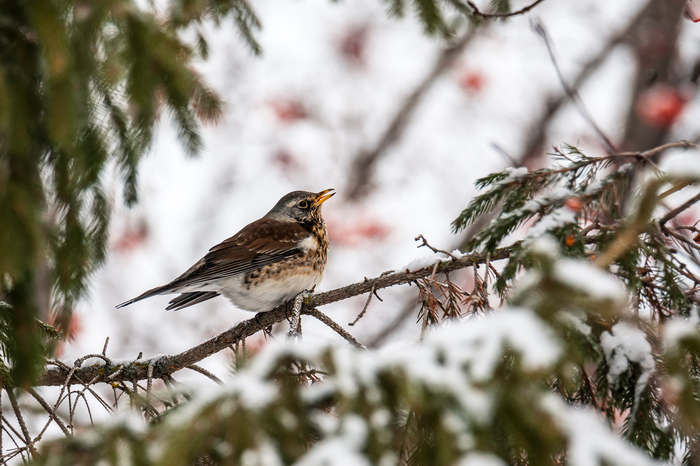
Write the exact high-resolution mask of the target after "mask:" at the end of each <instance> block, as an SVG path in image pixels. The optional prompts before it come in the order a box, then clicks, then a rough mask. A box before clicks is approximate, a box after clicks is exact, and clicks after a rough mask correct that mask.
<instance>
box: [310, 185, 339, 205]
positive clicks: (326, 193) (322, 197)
mask: <svg viewBox="0 0 700 466" xmlns="http://www.w3.org/2000/svg"><path fill="white" fill-rule="evenodd" d="M334 195H335V189H324V190H323V191H321V192H320V193H318V194H317V195H316V200H315V201H314V205H315V206H320V205H321V204H323V203H324V202H326V201H327V200H328V199H330V198H331V197H333V196H334Z"/></svg>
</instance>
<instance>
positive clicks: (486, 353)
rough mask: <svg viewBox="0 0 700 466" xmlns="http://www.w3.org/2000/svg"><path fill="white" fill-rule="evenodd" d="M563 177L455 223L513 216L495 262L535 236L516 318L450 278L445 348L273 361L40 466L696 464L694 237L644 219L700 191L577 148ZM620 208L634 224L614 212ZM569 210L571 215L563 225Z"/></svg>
mask: <svg viewBox="0 0 700 466" xmlns="http://www.w3.org/2000/svg"><path fill="white" fill-rule="evenodd" d="M563 160H564V162H565V163H564V164H562V165H561V166H559V167H556V168H552V169H548V170H539V171H536V172H532V173H529V172H526V171H524V170H519V171H513V170H507V171H505V172H503V173H500V174H496V175H492V176H489V177H487V178H485V179H484V180H480V181H479V183H480V185H481V186H482V187H483V188H486V189H487V191H486V193H485V194H484V195H481V196H478V197H477V198H475V199H474V200H473V201H472V203H470V205H469V206H468V207H467V208H466V209H465V211H464V212H463V214H462V215H461V216H460V217H459V218H458V219H457V220H456V221H455V225H456V227H457V228H463V227H464V225H466V224H467V222H468V221H469V220H474V219H475V218H476V216H475V214H474V213H473V212H476V211H480V212H482V213H483V212H487V211H488V210H489V209H493V208H496V207H497V206H499V205H500V206H501V213H500V216H499V217H497V219H496V220H494V222H493V223H492V224H491V225H489V226H488V227H486V231H490V232H491V234H492V235H494V236H496V237H498V238H500V239H499V240H498V241H491V242H489V241H488V239H489V237H488V236H484V237H483V240H482V241H481V243H480V244H479V243H478V242H475V243H474V244H473V247H474V248H483V249H484V250H486V251H489V248H492V249H490V251H491V252H495V251H496V249H495V248H496V247H497V246H498V243H499V242H501V241H502V240H503V238H505V237H507V235H508V234H509V233H511V232H512V231H513V228H515V227H513V226H512V225H513V221H512V220H511V217H515V218H516V219H518V220H517V221H515V224H522V223H523V222H524V221H525V220H522V219H523V218H524V217H526V218H530V219H531V221H532V222H533V224H532V225H531V226H530V228H529V233H528V235H527V237H526V239H525V240H523V241H520V242H517V243H515V244H514V245H513V246H512V255H511V257H510V259H508V263H507V265H506V266H505V269H506V270H508V269H514V270H513V271H512V272H510V273H511V275H509V276H504V275H503V274H500V275H498V272H495V271H493V269H491V268H490V267H488V266H487V269H486V270H487V271H488V270H491V272H482V274H481V275H482V278H481V279H480V280H481V283H482V284H483V283H484V282H485V281H486V278H485V277H486V274H487V273H488V274H491V273H494V274H496V275H498V280H499V281H500V282H502V283H504V287H503V294H504V297H506V299H507V301H508V304H507V305H506V306H505V307H503V308H502V309H499V310H497V311H491V310H490V309H489V308H488V307H487V306H483V305H482V306H474V303H473V302H472V301H473V300H474V299H484V298H485V299H488V297H487V296H484V294H487V293H488V290H484V289H476V288H475V290H474V291H473V292H472V293H467V292H465V291H462V290H459V288H456V285H455V284H454V283H453V282H451V281H450V279H449V276H444V279H443V281H442V282H438V281H437V279H430V280H428V279H425V280H421V281H420V282H417V285H418V288H419V294H420V298H419V299H420V301H421V302H423V307H422V309H421V313H422V318H423V319H424V322H429V323H430V325H431V326H432V327H433V331H432V332H428V333H427V334H426V338H425V340H424V342H422V343H421V344H420V345H415V346H411V347H407V348H400V349H394V350H385V351H383V352H380V353H378V354H376V355H375V354H371V353H369V352H367V351H365V350H359V349H356V348H353V347H350V346H328V345H318V344H314V343H313V342H292V341H287V342H285V343H275V342H269V343H268V344H267V345H266V346H265V348H264V349H263V351H262V352H261V353H260V354H258V355H257V356H255V357H254V358H252V359H250V360H249V362H248V363H247V365H244V366H243V367H239V368H238V370H237V371H236V373H235V374H233V375H232V377H231V379H230V380H229V381H227V382H226V384H225V386H224V387H221V388H220V389H217V390H215V391H214V392H213V393H209V394H206V395H204V394H202V393H199V392H192V393H189V394H187V398H186V399H187V400H189V401H185V398H183V397H182V395H183V394H177V393H173V392H171V393H170V394H162V395H161V397H162V399H163V400H167V399H168V398H170V399H171V400H174V401H177V402H178V403H179V405H177V406H175V407H173V406H174V405H173V402H172V401H168V402H167V403H165V404H162V406H161V408H160V409H161V412H162V414H160V415H158V416H157V417H156V418H153V417H152V416H151V415H149V418H151V419H152V420H151V422H150V424H148V425H147V426H144V424H143V423H142V422H136V421H135V420H133V419H132V420H131V421H129V422H126V421H123V420H117V421H116V422H115V424H114V425H112V426H106V427H102V428H101V430H100V431H99V432H97V433H94V434H92V435H91V436H88V437H80V436H77V437H72V438H69V439H66V440H62V441H58V442H54V443H51V444H50V445H47V446H46V447H45V449H44V450H43V453H42V454H41V455H40V456H39V457H37V459H36V464H95V463H98V462H100V461H106V464H121V463H120V462H123V461H129V462H131V463H134V464H143V465H156V464H168V465H171V464H172V465H177V464H183V465H184V464H222V465H224V464H246V465H248V464H250V465H257V464H260V465H283V464H299V465H307V466H309V465H332V464H338V465H340V464H343V465H345V464H358V465H359V464H382V465H385V464H386V465H389V464H406V465H454V464H460V465H473V464H474V465H476V464H494V465H496V464H498V465H500V464H504V465H505V464H514V465H517V464H523V465H524V464H527V465H540V464H542V465H546V464H564V463H566V464H572V465H603V464H605V465H618V464H619V465H624V464H635V465H646V464H648V465H651V464H658V463H656V462H655V459H658V460H664V461H675V462H683V464H697V463H698V462H699V461H700V458H699V457H698V456H697V455H698V453H697V452H698V450H697V446H698V444H699V441H700V440H699V437H698V426H699V425H700V404H699V403H698V399H699V397H700V383H699V381H700V379H699V377H700V364H699V361H700V327H699V325H700V316H699V315H698V309H697V307H696V306H693V303H695V302H696V300H697V297H696V294H697V289H696V288H697V285H698V284H699V283H700V277H696V276H695V275H694V273H693V270H696V265H692V264H694V262H693V260H694V257H695V256H694V255H693V254H695V250H696V249H698V248H696V247H692V246H691V245H694V243H693V242H692V241H691V240H688V239H685V237H684V236H682V235H679V234H678V233H676V232H677V231H681V229H682V228H681V227H682V226H681V227H674V228H676V230H673V229H671V228H672V227H670V226H667V225H666V221H667V220H668V219H666V217H661V218H659V219H655V218H653V217H652V216H651V215H648V216H647V215H646V214H644V215H640V214H639V212H653V210H654V206H656V205H658V202H659V200H660V199H663V198H664V197H665V195H666V193H668V192H669V190H674V191H675V190H678V189H679V187H680V186H688V185H690V184H694V183H697V182H698V180H697V179H694V178H681V177H678V176H677V175H672V174H670V173H667V172H662V171H660V170H659V169H658V166H657V165H656V164H655V163H650V162H649V159H648V158H647V157H646V156H645V155H644V154H632V155H626V156H622V159H621V157H620V156H609V157H604V158H598V159H594V158H589V157H586V156H585V155H583V154H581V153H580V152H578V151H577V150H576V149H574V148H568V149H567V151H566V156H565V157H564V159H563ZM621 160H624V161H625V162H628V163H627V164H623V165H621V166H620V165H619V164H618V162H620V161H621ZM685 168H686V167H684V169H685ZM675 172H678V170H675ZM688 172H689V173H690V172H693V170H688ZM698 172H700V171H698ZM631 173H635V176H634V177H633V178H630V177H629V176H628V175H629V174H631ZM504 184H507V186H508V187H509V189H508V190H507V192H504V191H503V185H504ZM559 185H561V186H559ZM669 186H670V188H669ZM562 187H563V188H564V189H560V188H562ZM490 192H493V196H494V197H496V198H497V200H495V201H494V200H493V199H489V198H488V197H489V193H490ZM659 192H660V193H659ZM512 193H519V195H514V194H512ZM621 193H629V194H628V196H629V198H628V199H627V205H629V206H630V207H629V211H628V212H627V213H625V212H626V208H625V207H624V205H623V204H622V203H620V202H619V201H615V202H612V201H613V200H614V199H615V196H618V195H620V194H621ZM574 200H575V201H576V202H574ZM647 203H648V204H647ZM484 205H486V206H489V207H484ZM506 206H507V207H506ZM615 206H617V207H615ZM561 209H569V210H570V211H571V212H570V213H569V214H567V215H561V216H559V217H556V216H553V214H554V213H555V212H557V211H558V210H561ZM640 218H644V219H645V220H644V227H643V228H638V227H637V226H636V223H635V222H636V221H638V220H639V219H640ZM465 219H467V220H465ZM502 219H505V220H504V221H501V220H502ZM592 225H594V226H592ZM683 228H686V229H687V228H694V227H683ZM504 231H505V232H504ZM628 231H634V232H635V235H634V239H633V240H632V241H627V240H626V238H628V235H627V233H626V232H628ZM664 233H668V236H666V235H665V234H664ZM674 234H675V235H678V237H675V236H673V235H674ZM572 238H573V239H572ZM671 241H673V242H674V243H672V242H671ZM621 242H622V243H621ZM426 244H427V243H426ZM620 244H622V246H620ZM675 246H678V247H679V248H678V249H675ZM683 248H685V249H683ZM610 250H614V251H617V252H616V254H614V255H611V254H610V253H609V251H610ZM443 256H444V254H443V255H441V256H440V257H441V258H442V257H443ZM446 260H448V259H446ZM689 261H690V262H691V263H692V264H688V262H689ZM431 267H432V266H431ZM436 270H437V272H438V273H437V274H438V275H440V273H439V270H440V269H439V267H438V268H437V269H436ZM518 270H519V271H522V273H519V274H517V276H516V273H515V271H518ZM431 282H434V284H431ZM476 294H481V295H480V296H476V297H475V295H476ZM430 295H432V298H431V297H430ZM476 311H479V316H477V315H476ZM469 312H471V313H472V317H471V318H467V319H461V321H460V319H459V315H460V314H461V315H464V314H467V313H469ZM482 312H483V314H482ZM446 320H449V321H450V323H449V324H445V323H444V322H445V321H446ZM149 409H151V410H152V409H153V407H152V406H151V407H150V408H149ZM148 412H149V410H148V409H147V408H146V406H144V413H148ZM146 451H147V453H145V452H146Z"/></svg>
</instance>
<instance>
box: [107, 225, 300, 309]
mask: <svg viewBox="0 0 700 466" xmlns="http://www.w3.org/2000/svg"><path fill="white" fill-rule="evenodd" d="M309 234H310V233H309V231H308V230H306V229H305V228H304V227H302V226H301V225H299V224H298V223H296V222H282V221H279V220H274V219H269V218H262V219H260V220H256V221H255V222H253V223H251V224H249V225H247V226H246V227H244V228H243V229H242V230H241V231H239V232H238V233H236V234H235V235H233V236H232V237H230V238H228V239H226V240H224V241H223V242H221V243H219V244H217V245H216V246H214V247H212V248H211V249H210V250H209V252H208V253H207V255H205V256H204V257H203V258H202V259H200V260H199V261H198V262H197V263H196V264H194V265H193V266H192V267H190V268H189V269H188V270H187V271H186V272H185V273H183V274H182V275H180V276H179V277H177V278H176V279H175V280H173V281H171V282H170V283H167V284H165V285H162V286H159V287H156V288H153V289H151V290H148V291H146V292H145V293H143V294H141V295H139V296H137V297H136V298H133V299H131V300H129V301H126V302H124V303H122V304H120V305H118V306H117V308H121V307H124V306H128V305H129V304H131V303H134V302H136V301H140V300H142V299H145V298H149V297H151V296H155V295H159V294H168V293H173V292H177V291H178V289H180V288H182V287H185V286H190V285H206V284H207V283H212V282H216V281H218V280H221V279H225V278H229V277H232V276H234V275H237V274H241V273H248V272H252V271H254V270H256V269H257V268H259V267H262V266H264V265H268V264H273V263H275V262H279V261H282V260H284V259H286V258H287V257H289V256H293V255H295V254H297V253H299V252H301V251H302V247H301V245H300V243H301V242H302V241H303V240H304V239H306V238H307V237H308V236H309ZM183 294H184V293H183ZM207 296H208V298H209V297H214V296H211V295H207ZM197 297H199V296H197ZM179 298H180V297H178V298H175V300H177V299H179ZM192 298H194V296H193V297H192ZM208 298H207V299H208ZM175 300H173V301H175ZM183 301H184V302H182V303H181V304H189V303H188V302H186V301H187V298H186V297H183ZM198 302H200V301H198ZM171 303H172V302H171ZM192 304H194V303H192ZM190 305H191V304H190ZM181 307H186V306H178V303H175V306H174V307H173V308H178V309H179V308H181Z"/></svg>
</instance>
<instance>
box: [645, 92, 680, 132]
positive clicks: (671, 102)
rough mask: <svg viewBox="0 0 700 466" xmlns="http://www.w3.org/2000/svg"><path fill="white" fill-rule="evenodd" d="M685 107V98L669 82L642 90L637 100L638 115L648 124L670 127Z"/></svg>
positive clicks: (657, 126)
mask: <svg viewBox="0 0 700 466" xmlns="http://www.w3.org/2000/svg"><path fill="white" fill-rule="evenodd" d="M684 107H685V99H683V97H682V96H681V95H680V93H679V92H678V90H677V89H676V88H675V87H673V86H670V85H668V84H655V85H653V86H652V87H650V88H649V89H647V90H646V91H644V92H642V94H641V95H640V96H639V99H638V100H637V106H636V110H637V115H639V118H640V119H641V120H642V121H643V122H644V123H645V124H646V125H648V126H653V127H656V128H668V127H669V126H671V125H672V124H673V123H675V122H676V120H677V119H678V117H679V116H680V114H681V113H682V112H683V108H684Z"/></svg>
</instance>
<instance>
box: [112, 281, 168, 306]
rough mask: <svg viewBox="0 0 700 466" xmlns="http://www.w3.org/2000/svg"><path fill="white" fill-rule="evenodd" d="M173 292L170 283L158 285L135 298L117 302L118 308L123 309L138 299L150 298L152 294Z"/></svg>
mask: <svg viewBox="0 0 700 466" xmlns="http://www.w3.org/2000/svg"><path fill="white" fill-rule="evenodd" d="M170 292H172V287H171V286H170V284H169V283H168V284H167V285H162V286H157V287H155V288H151V289H150V290H148V291H146V292H144V293H142V294H140V295H138V296H137V297H135V298H132V299H130V300H128V301H124V302H123V303H121V304H117V306H116V308H117V309H121V308H123V307H125V306H128V305H129V304H133V303H135V302H137V301H141V300H142V299H146V298H150V297H151V296H156V295H159V294H166V293H170Z"/></svg>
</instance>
